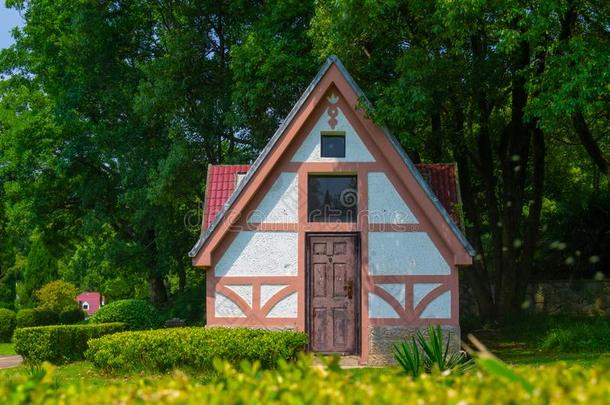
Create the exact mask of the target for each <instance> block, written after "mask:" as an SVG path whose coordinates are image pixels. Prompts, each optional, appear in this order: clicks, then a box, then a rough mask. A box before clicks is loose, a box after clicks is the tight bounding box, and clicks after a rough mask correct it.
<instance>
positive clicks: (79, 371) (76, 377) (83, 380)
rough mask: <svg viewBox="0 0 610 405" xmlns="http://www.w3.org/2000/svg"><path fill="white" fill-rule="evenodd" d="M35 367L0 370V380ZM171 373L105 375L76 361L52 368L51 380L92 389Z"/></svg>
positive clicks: (204, 378) (197, 376)
mask: <svg viewBox="0 0 610 405" xmlns="http://www.w3.org/2000/svg"><path fill="white" fill-rule="evenodd" d="M36 368H37V367H33V366H30V365H27V364H22V365H21V366H18V367H14V368H8V369H4V370H0V379H2V378H3V377H10V376H14V375H17V374H21V373H24V372H25V373H31V372H34V371H35V369H36ZM172 374H173V372H167V373H144V372H140V373H128V374H120V375H116V374H112V375H110V374H106V373H104V372H102V371H99V370H97V369H96V368H95V367H93V364H91V363H90V362H88V361H77V362H74V363H69V364H64V365H61V366H56V367H54V371H53V378H54V380H55V382H56V383H57V384H58V385H62V386H65V385H71V384H74V385H87V386H92V387H103V386H105V385H107V384H109V383H115V382H121V383H134V384H135V383H137V382H138V381H140V380H141V379H142V377H146V379H147V380H152V381H157V380H162V379H166V378H171V376H172ZM187 374H188V375H189V377H190V378H192V379H193V380H194V381H196V382H198V383H206V382H208V381H209V380H210V379H211V378H213V377H214V375H213V374H211V373H187Z"/></svg>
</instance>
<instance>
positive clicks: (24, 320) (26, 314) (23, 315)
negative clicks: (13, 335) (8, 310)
mask: <svg viewBox="0 0 610 405" xmlns="http://www.w3.org/2000/svg"><path fill="white" fill-rule="evenodd" d="M16 320H17V327H18V328H26V327H29V326H37V321H36V311H34V310H33V309H22V310H19V311H18V312H17V318H16Z"/></svg>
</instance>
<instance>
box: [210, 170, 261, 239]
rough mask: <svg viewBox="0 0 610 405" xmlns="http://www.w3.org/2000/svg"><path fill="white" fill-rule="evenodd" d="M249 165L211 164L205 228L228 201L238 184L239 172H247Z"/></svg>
mask: <svg viewBox="0 0 610 405" xmlns="http://www.w3.org/2000/svg"><path fill="white" fill-rule="evenodd" d="M249 168H250V166H249V165H209V166H208V178H207V182H206V190H205V199H204V202H203V229H207V228H208V226H210V224H211V223H212V221H213V220H214V217H216V214H218V212H219V211H220V210H221V209H222V206H223V205H224V204H225V203H226V202H227V200H228V199H229V197H231V194H233V191H235V186H236V184H237V174H238V173H246V172H247V171H248V169H249Z"/></svg>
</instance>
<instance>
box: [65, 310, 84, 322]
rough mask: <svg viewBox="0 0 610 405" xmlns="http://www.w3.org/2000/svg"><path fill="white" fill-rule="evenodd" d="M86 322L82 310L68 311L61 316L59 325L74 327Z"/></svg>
mask: <svg viewBox="0 0 610 405" xmlns="http://www.w3.org/2000/svg"><path fill="white" fill-rule="evenodd" d="M84 320H85V312H83V310H81V309H78V308H76V309H68V310H66V311H63V312H61V313H60V314H59V323H61V324H62V325H73V324H75V323H79V322H82V321H84Z"/></svg>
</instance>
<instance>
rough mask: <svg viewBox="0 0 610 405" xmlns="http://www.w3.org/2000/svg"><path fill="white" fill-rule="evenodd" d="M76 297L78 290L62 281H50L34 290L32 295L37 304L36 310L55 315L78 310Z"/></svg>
mask: <svg viewBox="0 0 610 405" xmlns="http://www.w3.org/2000/svg"><path fill="white" fill-rule="evenodd" d="M77 295H78V289H77V288H76V286H74V284H72V283H68V282H66V281H62V280H55V281H51V282H50V283H47V284H45V285H44V286H43V287H42V288H40V289H39V290H36V292H35V294H34V296H35V297H36V300H37V302H38V308H40V309H44V310H48V311H53V312H55V313H56V314H60V313H62V312H64V311H69V310H74V309H79V308H78V303H77V302H76V296H77Z"/></svg>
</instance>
